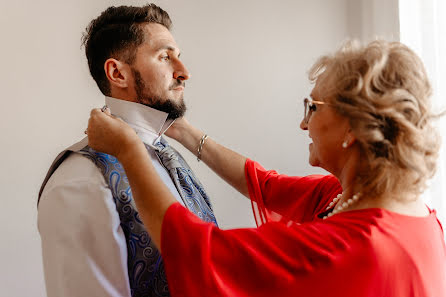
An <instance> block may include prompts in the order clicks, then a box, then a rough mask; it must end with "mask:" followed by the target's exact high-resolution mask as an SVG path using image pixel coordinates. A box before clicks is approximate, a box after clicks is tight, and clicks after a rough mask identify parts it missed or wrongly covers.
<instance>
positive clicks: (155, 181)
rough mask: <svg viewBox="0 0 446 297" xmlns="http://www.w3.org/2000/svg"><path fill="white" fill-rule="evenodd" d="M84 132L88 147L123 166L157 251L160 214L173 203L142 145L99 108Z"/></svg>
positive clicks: (124, 124)
mask: <svg viewBox="0 0 446 297" xmlns="http://www.w3.org/2000/svg"><path fill="white" fill-rule="evenodd" d="M87 131H88V132H87V133H88V145H89V146H90V147H92V148H93V149H95V150H98V151H101V152H105V153H107V154H111V155H113V156H115V157H117V158H118V160H119V161H120V162H121V164H122V165H123V166H124V170H125V173H126V175H127V177H128V180H129V183H130V187H131V189H132V195H133V198H134V199H135V203H136V206H137V208H138V210H139V214H140V215H141V219H142V220H143V222H144V225H145V226H146V228H147V230H148V231H149V233H150V235H151V237H152V239H153V240H154V242H155V244H156V245H157V247H158V248H159V249H161V226H162V223H163V219H164V215H165V213H166V211H167V209H168V208H169V206H171V205H172V204H173V203H175V202H176V200H175V198H174V197H173V196H172V194H171V193H170V191H169V189H168V188H167V187H166V186H165V184H164V182H162V180H161V178H160V177H159V175H158V173H157V172H156V171H155V168H154V167H153V165H152V162H151V160H150V157H149V154H147V150H146V148H145V146H144V144H143V143H142V141H141V140H140V139H139V137H138V136H137V135H136V133H135V131H133V129H132V128H130V126H128V125H127V124H126V123H124V122H123V121H122V120H120V119H117V118H113V117H112V116H110V114H109V112H108V111H106V112H101V110H100V109H94V110H93V111H92V112H91V116H90V120H89V122H88V129H87Z"/></svg>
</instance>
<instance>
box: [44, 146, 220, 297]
mask: <svg viewBox="0 0 446 297" xmlns="http://www.w3.org/2000/svg"><path fill="white" fill-rule="evenodd" d="M156 147H157V149H156V153H157V155H158V156H159V158H160V160H161V161H162V163H163V165H164V166H165V168H166V170H167V171H168V172H169V174H170V176H171V178H172V181H173V182H174V184H175V186H176V187H177V190H178V192H179V193H180V196H181V197H182V199H183V202H184V204H185V205H186V207H187V208H188V209H189V210H190V211H192V212H194V213H195V214H196V215H198V216H199V217H200V218H201V219H202V220H204V221H208V222H213V223H214V224H217V223H216V220H215V216H214V214H213V211H212V206H211V204H210V201H209V198H208V197H207V195H206V192H205V191H204V189H203V186H202V185H201V183H200V182H199V181H198V179H197V178H196V177H195V176H194V175H193V172H192V170H191V169H190V168H189V166H188V165H187V163H186V161H185V160H184V159H183V158H182V156H181V155H180V154H179V153H178V152H177V151H175V150H174V149H173V148H172V147H170V146H169V145H168V143H167V142H166V141H165V140H164V139H162V138H161V141H160V142H159V143H157V144H156ZM148 149H151V148H149V147H148ZM70 153H77V154H81V155H82V156H84V157H86V158H88V159H90V160H91V161H92V162H94V163H95V164H96V166H97V167H98V168H99V169H100V170H101V172H102V174H103V176H104V178H105V181H106V183H107V184H108V186H109V188H110V191H111V192H112V195H113V198H114V202H115V204H116V210H117V212H118V213H119V218H120V220H121V227H122V230H123V231H124V234H125V239H126V242H127V251H128V253H127V254H128V259H127V266H128V275H129V281H130V289H131V294H132V296H133V297H143V296H144V297H146V296H169V290H168V285H167V280H166V277H165V273H164V266H163V260H162V258H161V254H160V252H159V251H158V249H157V248H156V246H155V245H154V243H153V242H152V239H151V238H150V235H149V234H148V233H147V230H146V229H145V227H144V225H143V223H142V221H141V218H140V217H139V214H138V211H137V209H136V205H135V202H134V200H133V198H132V192H131V189H130V186H129V183H128V180H127V176H126V175H125V172H124V168H123V167H122V165H121V164H120V163H119V162H118V160H117V159H116V158H115V157H113V156H111V155H107V154H104V153H100V152H97V151H95V150H93V149H92V148H90V147H88V146H86V141H85V139H84V140H83V141H81V142H79V143H77V144H75V145H73V146H71V147H70V148H68V149H67V150H65V151H63V152H62V153H60V154H59V155H58V156H57V158H56V159H55V161H54V162H53V164H52V165H51V167H50V170H49V172H48V174H47V176H46V177H45V180H44V182H43V184H42V187H41V189H40V192H39V200H40V196H41V194H42V192H43V189H44V187H45V185H46V183H47V182H48V180H49V178H50V177H51V175H52V174H53V172H54V171H55V170H56V169H57V168H58V167H59V165H60V164H62V162H63V161H64V160H65V159H66V157H68V155H69V154H70ZM185 256H187V255H185ZM110 261H113V259H110Z"/></svg>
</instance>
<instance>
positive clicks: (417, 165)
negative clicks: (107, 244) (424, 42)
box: [309, 41, 439, 197]
mask: <svg viewBox="0 0 446 297" xmlns="http://www.w3.org/2000/svg"><path fill="white" fill-rule="evenodd" d="M309 78H310V80H311V81H313V82H315V81H317V83H318V84H319V83H321V84H322V86H323V96H324V100H325V101H327V102H329V103H331V104H333V106H334V107H335V109H336V110H337V112H338V113H339V114H341V115H342V116H345V117H347V118H348V119H349V121H350V126H351V128H352V132H353V134H354V135H355V137H356V138H357V143H358V144H359V146H360V150H361V162H360V165H359V175H358V180H357V182H358V183H359V185H360V187H361V189H360V190H361V192H362V193H363V194H365V195H367V196H372V197H374V196H381V195H383V194H395V193H408V192H412V193H413V192H421V191H423V190H424V188H425V184H426V181H427V179H429V178H430V177H432V176H433V174H434V172H435V169H436V159H437V154H438V149H439V136H438V135H437V133H436V131H435V129H434V128H433V126H432V118H433V117H434V115H433V114H432V111H431V107H430V99H429V98H430V96H431V93H432V88H431V85H430V83H429V80H428V77H427V74H426V71H425V68H424V65H423V63H422V62H421V60H420V58H419V57H418V56H417V55H416V54H415V53H414V52H413V51H412V50H410V49H409V48H408V47H407V46H405V45H404V44H401V43H399V42H386V41H374V42H371V43H370V44H368V45H367V46H361V45H360V44H359V42H355V41H349V42H347V43H345V44H344V45H343V46H342V47H341V49H340V50H338V51H337V52H336V53H335V54H334V55H331V56H323V57H321V58H320V59H319V60H318V61H317V62H316V63H315V64H314V65H313V67H312V68H311V70H310V72H309Z"/></svg>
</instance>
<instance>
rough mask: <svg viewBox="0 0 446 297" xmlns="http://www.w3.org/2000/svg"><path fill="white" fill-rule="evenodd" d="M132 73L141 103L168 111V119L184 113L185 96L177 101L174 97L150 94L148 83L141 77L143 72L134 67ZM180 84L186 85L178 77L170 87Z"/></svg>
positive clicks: (178, 116)
mask: <svg viewBox="0 0 446 297" xmlns="http://www.w3.org/2000/svg"><path fill="white" fill-rule="evenodd" d="M132 73H133V77H134V79H135V91H136V96H137V98H136V100H138V102H139V103H141V104H143V105H145V106H148V107H151V108H154V109H157V110H160V111H164V112H166V113H168V116H167V118H168V119H176V118H180V117H182V116H183V115H184V113H185V112H186V109H187V108H186V105H185V104H184V100H183V97H181V98H180V99H179V102H178V103H176V102H175V101H174V100H173V99H170V98H164V97H161V96H157V95H153V94H149V93H148V92H147V91H148V90H149V89H148V88H147V87H146V84H145V83H144V81H143V79H142V77H141V73H140V72H139V71H138V70H136V69H134V68H133V67H132ZM178 86H184V82H183V81H181V80H179V79H178V80H177V81H176V82H174V83H173V85H171V86H170V89H174V88H176V87H178Z"/></svg>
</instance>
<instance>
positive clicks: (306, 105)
mask: <svg viewBox="0 0 446 297" xmlns="http://www.w3.org/2000/svg"><path fill="white" fill-rule="evenodd" d="M316 104H319V105H330V104H329V103H327V102H323V101H317V100H312V99H308V98H304V123H305V124H308V122H309V121H310V117H311V114H312V112H313V110H312V109H311V108H312V106H313V105H316Z"/></svg>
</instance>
